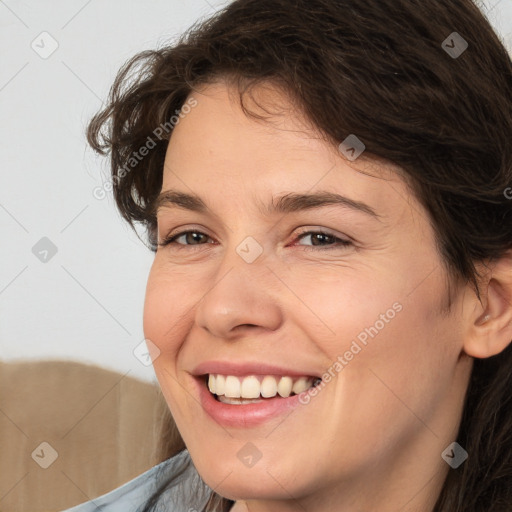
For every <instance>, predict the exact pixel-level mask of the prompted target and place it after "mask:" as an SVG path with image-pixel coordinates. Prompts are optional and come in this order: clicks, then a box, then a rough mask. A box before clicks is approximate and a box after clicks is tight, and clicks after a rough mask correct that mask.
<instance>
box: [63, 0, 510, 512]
mask: <svg viewBox="0 0 512 512" xmlns="http://www.w3.org/2000/svg"><path fill="white" fill-rule="evenodd" d="M511 136H512V63H511V60H510V57H509V55H508V54H507V52H506V50H505V48H504V46H503V45H502V43H501V42H500V40H499V39H498V37H497V36H496V34H495V33H494V32H493V30H492V28H491V26H490V25H489V23H488V21H487V20H486V19H485V17H484V16H483V15H482V13H481V12H480V10H479V9H478V7H477V6H476V5H474V3H473V2H472V1H471V0H451V1H450V2H444V1H443V0H364V1H361V0H357V1H356V0H337V1H333V0H293V1H292V0H235V1H234V2H232V3H231V4H230V5H228V6H227V7H226V8H225V9H224V10H222V11H221V12H219V13H217V14H216V15H215V16H214V17H213V18H211V19H210V20H207V21H205V22H204V23H202V24H199V25H197V26H195V27H194V28H193V29H192V30H191V31H190V32H189V33H188V34H186V35H185V36H184V37H183V38H182V39H181V40H180V41H179V42H178V43H177V44H175V45H173V46H172V47H166V48H162V49H160V50H158V51H147V52H143V53H141V54H140V55H137V56H136V57H134V58H133V59H132V60H131V61H130V62H129V63H128V64H127V65H126V66H125V67H124V68H123V69H122V70H121V72H120V74H119V75H118V77H117V79H116V82H115V84H114V86H113V88H112V91H111V95H110V101H109V103H108V105H107V106H106V108H105V109H104V110H103V111H102V112H100V113H99V114H98V115H97V116H96V117H95V118H94V119H93V121H92V122H91V124H90V126H89V131H88V138H89V142H90V144H91V145H92V147H93V148H94V149H95V150H97V151H98V152H100V153H102V154H106V153H109V154H110V158H111V164H112V177H113V182H114V185H115V186H114V197H115V200H116V203H117V205H118V207H119V210H120V212H121V213H122V215H123V216H124V218H125V219H126V220H127V221H129V222H130V223H131V224H132V225H133V224H134V223H136V222H138V223H142V224H143V225H144V226H145V227H146V228H147V233H148V239H149V241H150V243H151V245H152V248H153V250H154V251H155V260H154V263H153V266H152V269H151V273H150V276H149V279H148V284H147V291H146V300H145V307H144V331H145V336H146V338H147V339H148V346H149V349H150V352H151V353H152V359H153V365H154V369H155V373H156V375H157V378H158V381H159V384H160V386H161V389H162V392H163V394H164V396H165V398H166V401H167V403H168V405H169V409H170V412H171V414H172V420H171V421H174V422H175V424H176V426H177V429H178V431H179V434H180V435H179V436H174V435H172V432H173V430H172V429H173V427H172V425H173V424H172V423H171V424H170V425H169V430H168V432H169V439H164V440H163V443H164V445H165V446H164V451H163V454H162V459H163V460H164V459H166V460H164V462H162V463H161V464H160V465H158V466H155V467H154V468H153V469H151V470H150V471H149V472H147V473H145V474H144V475H141V476H140V477H138V478H137V479H135V480H134V481H132V482H130V483H128V484H126V485H125V486H123V487H121V488H120V489H118V490H116V491H114V492H113V493H110V494H109V495H106V496H105V497H103V498H100V499H98V500H93V502H89V503H88V504H85V505H82V506H79V507H77V508H75V509H73V510H76V511H80V512H85V511H86V510H95V507H96V506H99V505H101V506H103V507H105V508H102V510H108V511H114V510H123V511H124V510H136V509H139V510H143V511H144V512H149V511H156V510H168V511H170V510H179V511H185V510H189V511H191V510H204V511H214V510H225V511H227V510H231V511H234V512H241V511H250V512H264V511H272V512H285V511H286V512H288V511H297V510H304V511H315V512H325V511H349V510H350V511H365V512H366V511H379V512H388V511H393V512H395V511H398V510H400V511H403V512H412V511H415V512H432V511H435V512H462V511H464V512H482V511H484V510H485V511H493V512H498V511H510V510H512V418H511V415H510V400H511V398H510V397H511V391H512V372H511V370H512V349H511V346H510V345H511V340H512V201H511V200H510V197H511V196H512V188H511V186H512V145H511V144H510V140H511ZM203 482H204V483H203ZM126 500H131V501H130V505H127V503H128V501H126ZM159 507H160V508H159Z"/></svg>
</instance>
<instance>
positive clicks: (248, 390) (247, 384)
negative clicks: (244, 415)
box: [240, 376, 260, 398]
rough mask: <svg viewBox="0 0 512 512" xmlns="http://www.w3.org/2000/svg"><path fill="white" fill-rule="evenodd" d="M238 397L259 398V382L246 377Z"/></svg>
mask: <svg viewBox="0 0 512 512" xmlns="http://www.w3.org/2000/svg"><path fill="white" fill-rule="evenodd" d="M240 396H241V397H243V398H259V396H260V381H259V380H258V379H257V378H256V377H254V376H251V377H246V378H245V379H244V380H243V381H242V387H241V390H240Z"/></svg>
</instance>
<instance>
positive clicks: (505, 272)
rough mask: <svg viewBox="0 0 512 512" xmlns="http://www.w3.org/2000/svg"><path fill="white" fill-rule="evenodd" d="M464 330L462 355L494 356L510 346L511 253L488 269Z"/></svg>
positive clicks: (511, 337) (511, 325) (511, 302)
mask: <svg viewBox="0 0 512 512" xmlns="http://www.w3.org/2000/svg"><path fill="white" fill-rule="evenodd" d="M481 295H482V304H483V306H482V305H479V306H480V307H475V308H474V312H473V315H472V318H470V319H468V320H469V325H468V328H467V330H466V337H465V340H464V351H465V352H466V354H468V355H469V356H472V357H476V358H486V357H492V356H495V355H497V354H499V353H501V352H503V350H505V349H506V348H507V346H508V345H510V343H512V250H511V251H508V252H507V253H506V254H505V256H503V257H502V258H500V259H499V260H498V261H496V262H494V263H493V264H492V265H491V268H490V269H488V274H487V276H486V279H485V282H484V283H483V286H482V293H481Z"/></svg>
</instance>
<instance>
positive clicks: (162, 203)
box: [153, 190, 380, 219]
mask: <svg viewBox="0 0 512 512" xmlns="http://www.w3.org/2000/svg"><path fill="white" fill-rule="evenodd" d="M331 205H340V206H344V207H346V208H350V209H352V210H355V211H358V212H361V213H364V214H366V215H369V216H371V217H374V218H376V219H379V218H380V215H379V214H378V213H377V212H376V211H375V210H374V209H373V208H372V207H371V206H369V205H367V204H366V203H363V202H361V201H356V200H354V199H350V198H348V197H345V196H342V195H340V194H336V193H333V192H328V191H320V192H315V193H312V194H297V193H289V194H285V195H283V196H280V197H274V198H272V201H271V202H270V204H268V205H260V212H261V213H262V214H264V215H268V216H270V215H275V214H278V213H292V212H298V211H303V210H314V209H318V208H323V207H326V206H331ZM172 207H177V208H182V209H185V210H190V211H194V212H199V213H208V212H210V209H209V208H208V206H207V205H206V204H205V202H204V201H203V200H202V199H201V198H200V197H199V196H197V195H195V194H187V193H185V192H179V191H177V190H166V191H164V192H161V193H160V194H159V196H158V197H157V199H156V201H155V203H154V205H153V211H154V212H158V210H159V209H160V208H172Z"/></svg>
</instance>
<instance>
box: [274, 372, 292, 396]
mask: <svg viewBox="0 0 512 512" xmlns="http://www.w3.org/2000/svg"><path fill="white" fill-rule="evenodd" d="M292 387H293V380H292V378H291V377H281V380H280V381H279V384H278V385H277V392H278V393H279V394H280V395H281V396H282V397H283V398H286V397H289V396H290V393H291V392H292Z"/></svg>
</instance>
